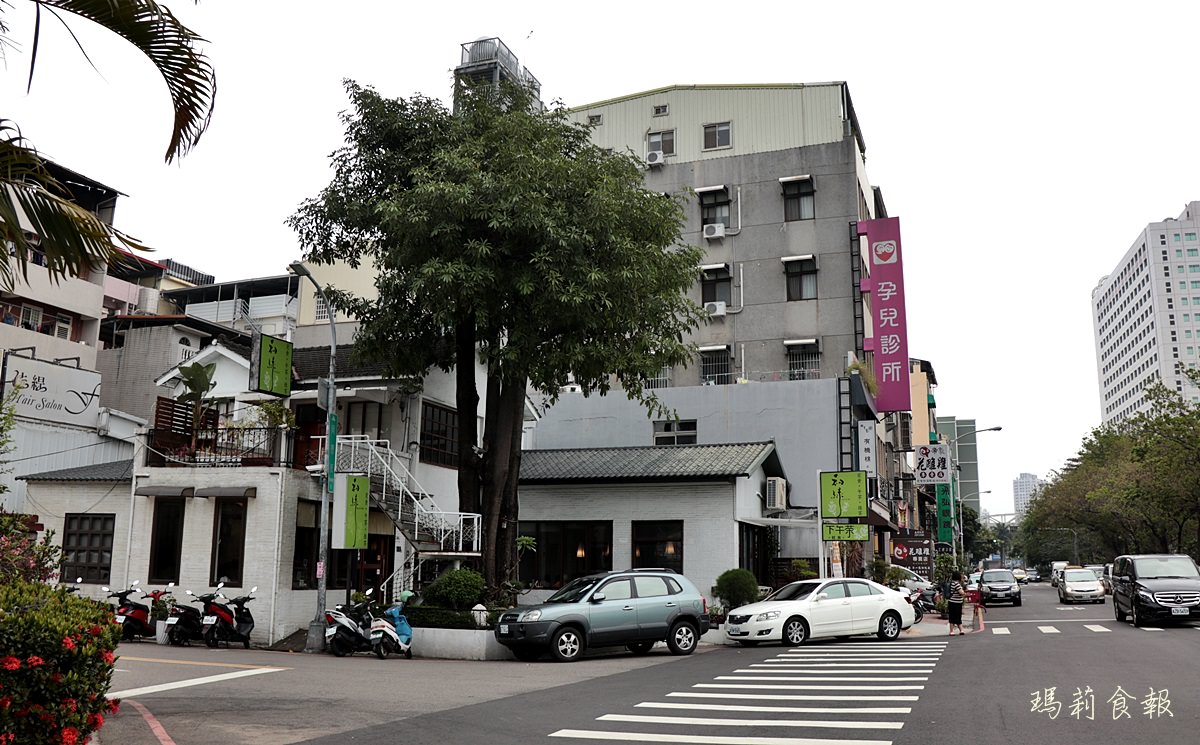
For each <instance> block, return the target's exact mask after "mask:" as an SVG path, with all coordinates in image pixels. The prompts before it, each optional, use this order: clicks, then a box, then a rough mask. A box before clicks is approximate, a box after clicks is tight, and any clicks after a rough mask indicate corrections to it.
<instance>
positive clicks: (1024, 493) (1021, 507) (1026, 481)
mask: <svg viewBox="0 0 1200 745" xmlns="http://www.w3.org/2000/svg"><path fill="white" fill-rule="evenodd" d="M1045 485H1046V481H1045V479H1039V478H1038V477H1037V476H1034V475H1033V474H1032V473H1023V474H1021V475H1020V476H1018V477H1016V478H1015V479H1013V509H1014V510H1015V511H1016V513H1017V515H1018V516H1021V515H1024V514H1025V511H1026V510H1027V509H1029V502H1030V500H1032V499H1033V497H1034V495H1036V494H1037V492H1038V490H1039V489H1041V488H1042V487H1043V486H1045Z"/></svg>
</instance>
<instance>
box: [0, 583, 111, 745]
mask: <svg viewBox="0 0 1200 745" xmlns="http://www.w3.org/2000/svg"><path fill="white" fill-rule="evenodd" d="M120 638H121V627H120V626H118V625H117V624H115V623H113V614H112V609H111V607H110V606H108V605H107V604H103V603H98V602H96V601H94V600H90V599H88V598H81V597H77V596H75V595H72V594H70V593H68V592H66V591H65V590H62V589H57V588H53V587H50V586H48V585H44V584H41V583H30V582H23V581H17V582H12V583H8V584H4V585H0V745H8V744H9V743H21V745H25V744H26V743H29V744H30V745H43V744H45V745H50V744H51V743H53V745H60V743H61V744H62V745H75V744H76V743H80V744H82V743H83V742H84V741H85V740H87V738H88V736H89V735H90V734H91V733H93V732H95V731H97V730H99V729H100V728H101V727H102V726H103V725H104V715H105V714H107V713H110V712H115V711H116V710H117V702H116V701H111V702H110V701H107V700H106V699H105V694H106V693H107V692H108V688H109V685H110V684H111V682H112V673H113V663H114V661H115V658H114V657H113V650H114V649H116V646H117V642H118V641H120Z"/></svg>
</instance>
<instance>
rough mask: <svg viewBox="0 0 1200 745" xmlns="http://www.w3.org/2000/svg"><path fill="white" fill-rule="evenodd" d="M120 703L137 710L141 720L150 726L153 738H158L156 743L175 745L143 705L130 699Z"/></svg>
mask: <svg viewBox="0 0 1200 745" xmlns="http://www.w3.org/2000/svg"><path fill="white" fill-rule="evenodd" d="M121 703H123V704H127V705H129V706H132V707H133V708H135V709H137V710H138V713H139V714H141V715H142V719H145V720H146V724H147V725H149V726H150V731H151V732H153V733H154V736H155V737H157V738H158V741H159V743H160V744H161V745H175V741H174V740H172V739H171V736H170V735H168V734H167V731H166V730H165V729H163V726H162V724H160V723H159V721H158V719H156V718H155V717H154V715H153V714H151V713H150V710H149V709H147V708H146V707H145V706H144V705H142V704H141V703H140V702H138V701H134V700H132V699H129V700H126V701H122V702H121Z"/></svg>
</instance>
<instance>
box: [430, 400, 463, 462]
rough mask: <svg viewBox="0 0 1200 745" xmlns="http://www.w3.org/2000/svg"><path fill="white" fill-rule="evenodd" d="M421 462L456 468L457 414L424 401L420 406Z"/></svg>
mask: <svg viewBox="0 0 1200 745" xmlns="http://www.w3.org/2000/svg"><path fill="white" fill-rule="evenodd" d="M421 462H422V463H432V464H434V465H437V466H447V467H448V468H458V412H457V411H455V410H454V409H450V408H447V407H445V406H439V405H438V404H435V403H431V402H429V401H425V402H423V403H422V404H421Z"/></svg>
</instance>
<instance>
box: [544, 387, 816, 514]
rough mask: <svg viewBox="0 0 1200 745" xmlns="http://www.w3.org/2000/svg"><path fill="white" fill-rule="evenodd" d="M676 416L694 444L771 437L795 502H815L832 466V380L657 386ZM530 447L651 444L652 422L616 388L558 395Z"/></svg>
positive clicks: (642, 410) (660, 396)
mask: <svg viewBox="0 0 1200 745" xmlns="http://www.w3.org/2000/svg"><path fill="white" fill-rule="evenodd" d="M656 393H657V394H658V397H659V399H660V400H661V401H662V402H663V403H664V404H666V405H667V406H669V407H671V408H672V409H674V411H675V412H676V413H677V414H678V415H679V418H680V419H695V420H697V422H696V428H697V441H698V442H699V443H700V444H715V443H724V442H759V441H765V440H774V441H775V447H776V450H777V452H778V454H779V460H780V463H781V464H782V465H783V471H784V475H785V476H786V477H787V479H788V481H789V482H790V484H791V491H790V495H789V501H790V503H791V506H793V507H801V506H813V507H815V506H816V504H817V495H818V483H817V472H818V471H822V470H825V471H832V470H837V467H838V453H837V446H838V408H837V405H838V400H837V380H836V379H834V378H830V379H822V380H807V381H781V382H774V383H757V382H750V383H744V384H740V385H709V386H689V387H684V388H663V389H659V390H658V391H656ZM531 442H532V447H533V448H536V449H544V450H548V449H560V448H582V447H629V446H639V445H653V444H654V424H653V420H652V419H649V418H647V416H646V411H645V409H643V408H642V407H641V406H640V405H639V404H637V403H636V402H633V401H629V400H628V399H626V398H625V397H624V395H622V394H620V393H618V394H615V395H610V396H592V397H588V398H585V397H584V396H583V395H582V394H580V393H568V394H564V395H563V396H562V398H560V399H559V401H558V403H557V404H555V405H554V406H553V407H551V408H550V409H549V411H547V412H546V415H545V416H544V417H543V418H542V420H541V421H540V422H538V424H537V426H536V427H535V428H534V430H533V432H532V437H531Z"/></svg>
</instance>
